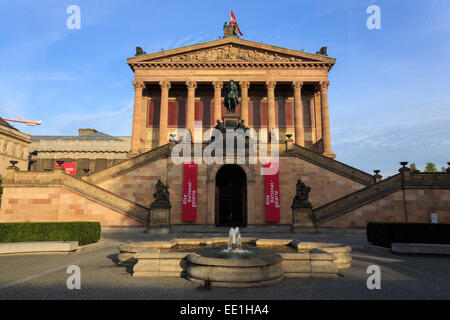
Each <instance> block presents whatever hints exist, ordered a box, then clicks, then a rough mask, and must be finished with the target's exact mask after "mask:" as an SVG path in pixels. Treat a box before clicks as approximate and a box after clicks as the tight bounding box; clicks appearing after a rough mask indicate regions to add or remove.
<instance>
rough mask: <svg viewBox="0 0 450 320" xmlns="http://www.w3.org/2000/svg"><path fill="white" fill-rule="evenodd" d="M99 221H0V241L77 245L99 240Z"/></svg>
mask: <svg viewBox="0 0 450 320" xmlns="http://www.w3.org/2000/svg"><path fill="white" fill-rule="evenodd" d="M100 233H101V227H100V223H99V222H20V223H0V242H31V241H78V244H79V245H85V244H89V243H94V242H97V241H98V240H100Z"/></svg>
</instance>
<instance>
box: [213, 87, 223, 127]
mask: <svg viewBox="0 0 450 320" xmlns="http://www.w3.org/2000/svg"><path fill="white" fill-rule="evenodd" d="M212 84H213V86H214V121H213V126H215V125H216V121H217V120H222V87H223V82H222V81H214V82H213V83H212Z"/></svg>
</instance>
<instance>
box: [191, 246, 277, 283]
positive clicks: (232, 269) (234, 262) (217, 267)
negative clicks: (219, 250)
mask: <svg viewBox="0 0 450 320" xmlns="http://www.w3.org/2000/svg"><path fill="white" fill-rule="evenodd" d="M186 260H187V262H188V264H187V266H186V278H187V279H189V280H190V281H192V282H194V283H198V284H201V285H206V286H213V287H230V288H242V287H245V288H248V287H261V286H266V285H272V284H275V283H279V282H281V281H282V280H283V268H282V266H281V262H282V260H283V259H282V258H281V256H280V255H277V254H271V255H268V256H259V257H255V258H246V259H227V258H213V257H205V256H201V255H199V254H197V253H190V254H189V255H188V256H187V257H186Z"/></svg>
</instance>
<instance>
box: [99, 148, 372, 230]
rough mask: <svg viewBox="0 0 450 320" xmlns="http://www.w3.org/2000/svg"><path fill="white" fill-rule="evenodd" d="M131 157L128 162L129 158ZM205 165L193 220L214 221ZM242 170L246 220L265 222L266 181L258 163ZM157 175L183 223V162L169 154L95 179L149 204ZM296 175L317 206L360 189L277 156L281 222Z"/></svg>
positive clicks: (174, 216) (287, 218)
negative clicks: (245, 184) (101, 179)
mask: <svg viewBox="0 0 450 320" xmlns="http://www.w3.org/2000/svg"><path fill="white" fill-rule="evenodd" d="M130 161H131V160H130ZM220 166H221V165H217V168H216V170H213V173H211V168H210V167H208V166H207V165H206V164H201V165H199V166H198V183H197V186H198V189H197V193H198V199H197V202H198V206H197V220H196V222H195V224H210V225H211V224H214V223H215V192H214V191H215V173H216V172H217V171H218V168H220ZM247 167H250V168H251V169H246V170H244V171H246V174H247V198H248V201H247V207H248V210H247V211H248V218H247V220H248V224H250V225H252V224H260V225H261V224H265V223H266V222H265V190H264V188H265V182H264V176H262V175H260V170H261V166H260V165H259V164H257V165H250V166H247ZM158 179H161V181H163V182H164V183H168V184H169V191H170V201H171V204H172V208H171V223H172V224H181V223H183V222H182V204H181V203H182V196H183V165H175V164H173V163H172V162H171V160H170V158H168V157H165V158H162V159H159V160H156V161H153V162H150V163H147V164H145V165H142V166H140V167H138V168H136V169H133V170H130V171H127V172H124V173H122V174H120V175H117V176H115V177H112V178H110V179H107V180H106V181H103V182H100V183H99V184H98V186H99V187H101V188H103V189H105V190H108V191H110V192H113V193H115V194H117V195H118V196H120V197H123V198H125V199H127V200H129V201H132V202H135V203H138V204H140V205H142V206H145V207H149V206H150V205H151V203H152V202H153V192H154V189H155V185H156V183H157V181H158ZM297 179H301V180H302V181H303V182H304V183H305V184H307V185H308V186H310V187H311V189H312V191H311V194H310V200H311V203H312V204H313V206H315V207H318V206H321V205H323V204H325V203H328V202H330V201H333V200H336V199H338V198H340V197H343V196H345V195H347V194H349V193H352V192H354V191H357V190H359V189H361V188H363V187H364V185H363V184H361V183H359V182H355V181H353V180H351V179H349V178H346V177H343V176H341V175H339V174H336V173H334V172H330V171H329V170H326V169H324V168H322V167H319V166H317V165H314V164H311V163H309V162H307V161H305V160H302V159H300V158H297V157H294V156H284V157H281V158H280V195H281V196H280V204H281V220H280V224H290V223H291V220H292V210H291V204H292V200H293V198H294V196H295V185H296V183H297Z"/></svg>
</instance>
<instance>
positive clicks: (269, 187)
mask: <svg viewBox="0 0 450 320" xmlns="http://www.w3.org/2000/svg"><path fill="white" fill-rule="evenodd" d="M271 166H272V167H276V168H278V163H270V162H269V163H266V164H265V165H264V167H265V168H269V167H271ZM274 171H276V173H275V174H272V175H265V176H264V177H265V182H266V183H265V185H266V187H265V190H266V192H265V193H266V222H279V221H280V175H279V171H278V170H274Z"/></svg>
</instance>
